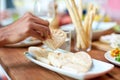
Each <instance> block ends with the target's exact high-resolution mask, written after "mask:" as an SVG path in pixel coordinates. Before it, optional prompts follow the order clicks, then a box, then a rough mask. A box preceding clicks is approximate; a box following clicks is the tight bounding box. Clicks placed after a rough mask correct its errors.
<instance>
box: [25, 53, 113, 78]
mask: <svg viewBox="0 0 120 80" xmlns="http://www.w3.org/2000/svg"><path fill="white" fill-rule="evenodd" d="M28 53H29V52H27V51H26V52H25V56H26V57H27V58H28V59H29V60H30V61H31V62H33V63H35V64H37V65H39V66H41V67H44V68H46V69H49V70H51V71H54V72H57V73H60V74H63V73H62V72H64V74H63V75H66V74H69V75H66V76H69V77H72V78H75V76H76V77H77V78H75V79H78V78H80V77H83V76H84V77H85V79H90V78H95V77H98V76H100V75H102V74H105V73H107V72H109V71H110V70H112V69H113V68H114V65H113V64H110V63H107V62H104V61H100V60H97V59H93V58H92V60H93V61H100V62H103V63H105V64H108V66H109V68H108V69H107V70H106V71H102V72H97V73H95V72H94V73H90V72H87V73H79V74H78V73H70V72H69V71H65V70H64V71H63V70H62V69H60V68H57V67H54V66H51V65H49V64H46V63H43V62H41V61H38V60H36V59H35V58H32V56H31V57H30V56H28V55H27V54H28ZM35 61H37V63H36V62H35ZM38 63H39V64H38ZM41 64H42V65H41ZM43 65H44V66H43ZM46 66H47V67H46ZM50 68H52V69H50ZM53 68H55V69H53ZM56 69H57V71H56ZM90 75H92V76H90ZM93 75H95V76H93ZM86 76H89V77H86Z"/></svg>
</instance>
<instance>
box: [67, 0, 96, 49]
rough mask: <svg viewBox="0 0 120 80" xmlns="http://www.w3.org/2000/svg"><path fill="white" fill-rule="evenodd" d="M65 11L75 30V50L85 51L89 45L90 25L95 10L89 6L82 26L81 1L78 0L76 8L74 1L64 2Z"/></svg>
mask: <svg viewBox="0 0 120 80" xmlns="http://www.w3.org/2000/svg"><path fill="white" fill-rule="evenodd" d="M65 3H66V6H67V9H68V11H69V14H70V17H71V19H72V22H73V24H74V25H75V30H76V48H77V49H78V50H86V49H87V48H88V47H89V46H90V44H91V33H92V32H91V31H92V23H93V19H94V16H95V13H96V8H95V7H94V6H93V5H92V4H90V5H89V8H88V13H87V15H86V17H85V20H84V25H83V24H82V1H81V0H79V5H78V7H77V6H76V3H75V0H65Z"/></svg>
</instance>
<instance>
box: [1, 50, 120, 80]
mask: <svg viewBox="0 0 120 80" xmlns="http://www.w3.org/2000/svg"><path fill="white" fill-rule="evenodd" d="M25 51H27V48H0V59H1V62H0V63H2V65H4V68H5V69H6V71H7V73H8V75H9V76H10V77H11V78H12V80H75V79H72V78H70V77H67V76H64V75H61V74H58V73H56V72H53V71H50V70H48V69H46V68H43V67H41V66H38V65H36V64H34V63H32V62H31V61H29V60H28V59H27V58H26V57H25V56H24V52H25ZM104 53H105V51H102V50H97V49H92V50H91V51H90V52H89V54H90V55H91V57H92V58H95V59H98V60H102V61H105V62H108V61H107V60H106V59H105V58H104ZM119 76H120V68H119V67H117V66H115V68H114V69H113V70H111V71H110V72H109V73H107V74H105V75H103V76H100V77H97V78H94V79H91V80H119Z"/></svg>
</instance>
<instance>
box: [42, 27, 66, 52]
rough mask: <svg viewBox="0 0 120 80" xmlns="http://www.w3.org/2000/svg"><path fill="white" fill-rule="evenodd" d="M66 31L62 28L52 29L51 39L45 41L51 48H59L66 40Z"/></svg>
mask: <svg viewBox="0 0 120 80" xmlns="http://www.w3.org/2000/svg"><path fill="white" fill-rule="evenodd" d="M66 38H67V36H66V33H65V32H64V31H62V30H60V29H51V39H47V40H45V41H43V43H44V44H46V45H47V46H48V47H49V48H51V49H53V50H55V49H57V48H59V47H60V46H61V45H62V44H63V43H64V42H65V40H66Z"/></svg>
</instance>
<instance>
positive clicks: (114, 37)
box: [99, 33, 120, 48]
mask: <svg viewBox="0 0 120 80" xmlns="http://www.w3.org/2000/svg"><path fill="white" fill-rule="evenodd" d="M99 40H100V41H101V42H103V43H107V44H110V45H111V47H112V48H117V47H120V41H119V40H120V34H115V33H112V34H109V35H104V36H101V37H100V39H99Z"/></svg>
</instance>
